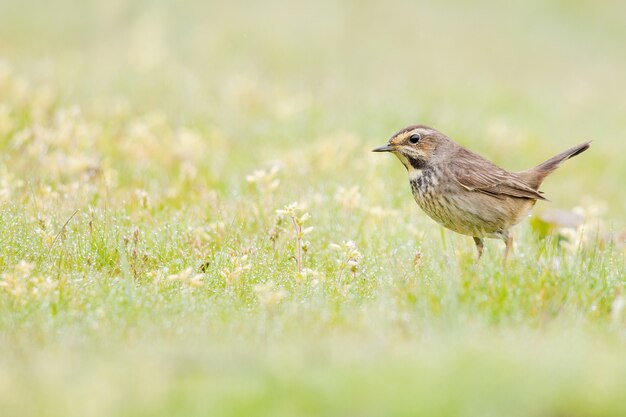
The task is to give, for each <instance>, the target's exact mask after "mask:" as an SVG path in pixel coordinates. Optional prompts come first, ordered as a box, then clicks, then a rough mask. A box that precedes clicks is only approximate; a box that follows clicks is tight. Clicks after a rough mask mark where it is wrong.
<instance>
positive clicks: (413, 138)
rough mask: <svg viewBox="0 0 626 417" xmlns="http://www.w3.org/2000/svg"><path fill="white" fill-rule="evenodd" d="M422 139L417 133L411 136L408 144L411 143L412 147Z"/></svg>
mask: <svg viewBox="0 0 626 417" xmlns="http://www.w3.org/2000/svg"><path fill="white" fill-rule="evenodd" d="M421 138H422V137H421V136H420V134H419V133H413V134H412V135H411V137H410V138H409V142H411V143H412V144H413V145H415V144H416V143H417V142H419V141H420V139H421Z"/></svg>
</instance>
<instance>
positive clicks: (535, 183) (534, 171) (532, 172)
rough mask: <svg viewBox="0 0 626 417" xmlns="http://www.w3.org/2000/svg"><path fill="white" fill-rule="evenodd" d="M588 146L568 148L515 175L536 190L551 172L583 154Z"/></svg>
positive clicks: (589, 143) (588, 144)
mask: <svg viewBox="0 0 626 417" xmlns="http://www.w3.org/2000/svg"><path fill="white" fill-rule="evenodd" d="M590 146H591V142H586V143H581V144H580V145H578V146H574V147H573V148H569V149H568V150H566V151H564V152H561V153H560V154H558V155H556V156H553V157H552V158H550V159H548V160H547V161H546V162H543V163H541V164H539V165H537V166H536V167H534V168H531V169H529V170H527V171H522V172H518V173H517V175H519V176H520V177H522V179H523V180H524V181H526V183H528V185H530V186H531V187H533V188H534V189H535V190H537V189H538V188H539V186H540V185H541V183H542V182H543V180H544V179H545V178H546V177H547V176H548V175H550V173H551V172H552V171H554V170H555V169H557V168H558V167H559V166H560V165H561V163H562V162H563V161H566V160H568V159H570V158H573V157H574V156H576V155H579V154H581V153H583V152H585V151H586V150H587V149H589V147H590Z"/></svg>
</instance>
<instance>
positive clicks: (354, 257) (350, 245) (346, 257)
mask: <svg viewBox="0 0 626 417" xmlns="http://www.w3.org/2000/svg"><path fill="white" fill-rule="evenodd" d="M329 246H330V248H331V249H333V250H334V251H336V252H338V255H339V257H338V258H337V262H338V263H339V278H340V279H341V277H342V276H343V274H344V272H345V271H350V272H351V273H352V277H353V278H356V273H357V271H358V270H359V266H360V263H361V260H362V259H363V255H361V252H359V250H358V249H357V247H356V244H355V243H354V242H353V241H351V240H349V241H344V242H343V243H342V244H341V245H338V244H336V243H331V244H330V245H329Z"/></svg>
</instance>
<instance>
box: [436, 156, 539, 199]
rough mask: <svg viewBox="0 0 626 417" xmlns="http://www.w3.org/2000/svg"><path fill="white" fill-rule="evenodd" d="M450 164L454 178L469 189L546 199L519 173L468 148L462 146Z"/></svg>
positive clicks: (496, 194)
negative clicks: (509, 170) (506, 168)
mask: <svg viewBox="0 0 626 417" xmlns="http://www.w3.org/2000/svg"><path fill="white" fill-rule="evenodd" d="M456 156H457V157H456V158H453V159H452V162H450V163H449V165H448V171H449V172H450V174H451V176H452V178H453V179H454V180H455V181H456V182H457V183H458V184H459V185H461V187H463V188H464V189H466V190H468V191H476V192H479V193H483V194H489V195H493V196H496V197H497V196H502V195H504V196H510V197H518V198H529V199H533V200H546V198H545V197H543V196H542V195H541V194H540V192H539V191H538V190H535V189H534V188H532V187H531V186H530V185H528V183H526V182H525V181H524V180H523V179H522V178H520V177H519V176H518V175H516V174H514V173H512V172H508V171H506V170H504V169H502V168H500V167H498V166H497V165H495V164H493V163H491V162H490V161H488V160H486V159H484V158H483V157H482V156H480V155H477V154H475V153H473V152H470V151H468V150H467V149H463V148H461V149H460V150H459V154H457V155H456Z"/></svg>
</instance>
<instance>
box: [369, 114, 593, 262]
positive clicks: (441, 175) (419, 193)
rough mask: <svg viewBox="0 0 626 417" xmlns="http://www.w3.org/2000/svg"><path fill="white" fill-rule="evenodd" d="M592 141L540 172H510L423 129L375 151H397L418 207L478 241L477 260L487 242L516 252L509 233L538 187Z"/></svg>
mask: <svg viewBox="0 0 626 417" xmlns="http://www.w3.org/2000/svg"><path fill="white" fill-rule="evenodd" d="M590 143H591V142H586V143H582V144H580V145H578V146H574V147H573V148H570V149H568V150H566V151H564V152H562V153H560V154H558V155H556V156H554V157H552V158H550V159H548V160H547V161H545V162H543V163H542V164H539V165H537V166H536V167H534V168H532V169H529V170H527V171H522V172H517V173H515V172H509V171H507V170H505V169H502V168H500V167H498V166H497V165H495V164H494V163H492V162H490V161H488V160H487V159H485V158H483V157H482V156H480V155H478V154H476V153H474V152H472V151H470V150H468V149H465V148H464V147H462V146H461V145H459V144H457V143H455V142H454V141H453V140H451V139H450V138H448V137H447V136H446V135H444V134H443V133H441V132H439V131H437V130H435V129H432V128H430V127H427V126H423V125H412V126H408V127H406V128H404V129H402V130H400V131H399V132H397V133H396V134H395V135H393V136H392V137H391V139H389V143H388V144H387V145H385V146H381V147H379V148H376V149H374V152H392V153H393V154H395V155H396V156H397V157H398V159H400V161H401V162H402V163H403V164H404V166H405V167H406V169H407V172H408V174H409V180H410V184H411V190H412V191H413V197H415V201H416V202H417V204H418V205H419V206H420V207H421V208H422V210H424V211H425V212H426V214H428V215H429V216H430V217H431V218H432V219H433V220H435V221H436V222H438V223H440V224H441V225H443V226H445V227H446V228H448V229H450V230H453V231H455V232H457V233H461V234H464V235H469V236H472V237H473V238H474V242H475V243H476V248H477V250H478V257H479V258H480V256H481V255H482V251H483V238H500V239H502V240H504V242H505V244H506V249H505V252H504V259H505V260H506V257H507V255H508V253H509V251H510V249H511V245H512V238H511V236H510V233H509V230H510V228H511V227H512V226H514V225H515V224H517V223H519V222H520V221H521V220H522V219H523V218H524V217H526V216H527V215H528V213H529V211H530V209H531V208H532V207H533V206H534V205H535V202H536V201H537V200H545V199H546V198H545V197H543V195H542V192H541V191H539V186H540V185H541V183H542V182H543V180H544V179H545V178H546V176H548V175H549V174H550V173H551V172H553V171H554V170H555V169H557V168H558V167H559V165H561V163H562V162H563V161H565V160H567V159H569V158H572V157H574V156H576V155H578V154H580V153H582V152H584V151H586V150H587V149H588V148H589V146H590Z"/></svg>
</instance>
